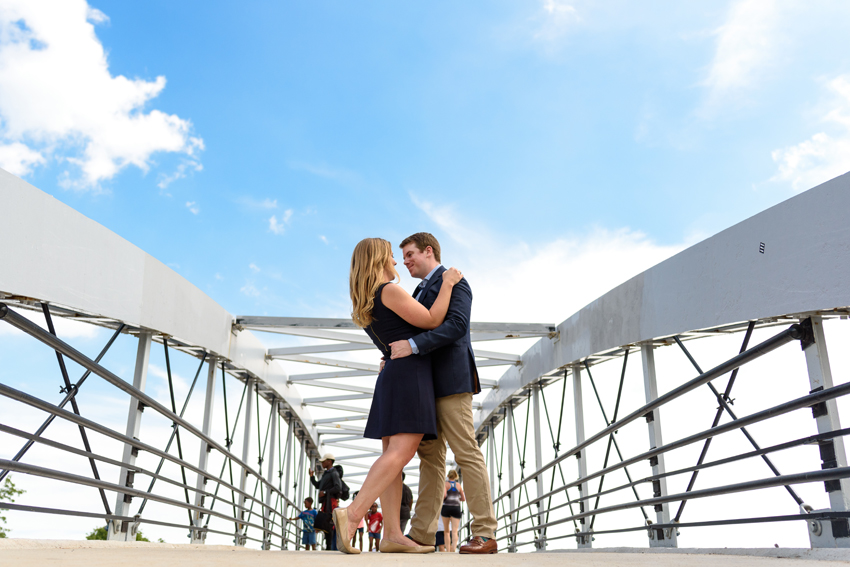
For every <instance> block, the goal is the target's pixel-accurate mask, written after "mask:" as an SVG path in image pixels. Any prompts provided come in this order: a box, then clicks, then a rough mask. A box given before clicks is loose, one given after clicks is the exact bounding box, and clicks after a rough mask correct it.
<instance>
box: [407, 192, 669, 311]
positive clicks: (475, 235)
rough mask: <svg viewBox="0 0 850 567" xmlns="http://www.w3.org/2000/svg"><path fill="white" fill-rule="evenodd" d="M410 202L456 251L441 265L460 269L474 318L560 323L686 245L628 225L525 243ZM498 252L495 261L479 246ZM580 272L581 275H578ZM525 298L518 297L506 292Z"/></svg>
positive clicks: (446, 209) (448, 209)
mask: <svg viewBox="0 0 850 567" xmlns="http://www.w3.org/2000/svg"><path fill="white" fill-rule="evenodd" d="M411 199H412V200H413V202H414V204H415V205H416V206H417V207H418V208H419V209H420V210H422V211H423V212H424V213H425V214H426V215H428V217H429V218H430V219H431V221H433V222H434V223H435V224H437V225H438V226H439V227H440V228H441V229H442V231H443V232H444V233H445V234H447V235H448V236H449V238H450V239H451V240H452V241H453V244H455V245H457V246H456V247H452V248H454V251H455V254H457V255H456V256H454V257H448V256H447V255H446V254H445V251H447V248H449V247H447V246H446V245H445V244H443V250H444V254H443V258H442V259H443V263H444V264H445V265H446V266H452V265H454V266H456V267H458V268H459V269H461V270H462V271H463V272H464V275H465V276H466V277H467V279H468V280H469V282H470V285H471V286H472V289H473V291H474V293H475V303H474V306H473V318H474V319H475V320H477V321H497V320H498V321H515V322H538V323H560V322H562V321H563V320H565V319H566V318H567V317H569V316H570V315H572V314H573V313H575V312H576V311H578V310H579V309H581V308H582V307H584V306H585V305H587V304H588V303H590V302H591V301H593V300H594V299H596V298H597V297H599V296H601V295H603V294H604V293H606V292H607V291H608V290H610V289H612V288H614V287H616V286H617V285H619V284H621V283H623V282H624V281H626V280H627V279H629V278H631V277H633V276H635V275H637V274H639V273H641V272H643V271H644V270H646V269H648V268H650V267H652V266H654V265H655V264H657V263H659V262H661V261H663V260H664V259H666V258H669V257H670V256H672V255H673V254H676V253H677V252H679V251H680V250H682V248H684V245H683V244H677V245H670V246H664V245H660V244H657V243H655V242H653V241H652V240H651V239H650V238H648V237H647V236H646V235H645V234H643V233H641V232H637V231H633V230H629V229H627V228H622V229H619V230H606V229H602V228H598V229H595V230H593V231H591V232H590V233H588V234H586V235H583V236H570V237H561V238H558V239H556V240H554V241H551V242H548V243H542V244H538V245H529V244H526V243H523V242H507V241H502V239H500V238H499V237H498V236H497V235H496V234H495V233H494V232H493V231H491V230H489V229H488V228H487V227H483V226H480V225H478V224H476V223H475V222H474V221H472V220H469V219H465V218H462V217H461V216H460V215H459V214H458V213H457V212H456V211H454V209H452V207H451V206H436V205H433V204H431V203H427V202H422V201H417V200H416V199H415V198H413V196H411ZM493 249H497V250H499V259H498V262H495V263H494V262H493V259H492V257H490V256H489V255H486V256H485V255H481V251H482V250H493ZM579 274H580V276H581V277H578V275H579ZM518 297H522V298H523V300H522V301H513V300H511V301H506V300H505V298H518Z"/></svg>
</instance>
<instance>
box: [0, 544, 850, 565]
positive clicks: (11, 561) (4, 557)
mask: <svg viewBox="0 0 850 567" xmlns="http://www.w3.org/2000/svg"><path fill="white" fill-rule="evenodd" d="M779 558H781V559H782V561H781V563H780V565H781V567H796V566H798V565H809V566H813V565H814V566H816V567H828V566H831V565H836V566H837V565H843V566H845V567H846V566H847V565H850V549H818V550H808V549H714V550H707V549H703V550H697V549H692V550H689V549H672V550H649V549H634V548H627V549H626V548H609V549H605V550H597V551H553V552H547V553H515V554H508V553H499V554H498V555H489V556H483V557H478V556H469V555H454V554H452V555H450V554H447V553H432V554H428V555H403V554H381V553H363V554H361V555H343V554H341V553H336V552H311V553H308V552H303V551H270V552H269V551H266V552H264V551H254V550H249V549H244V548H241V547H229V546H223V545H210V546H205V545H179V544H171V543H144V542H132V543H119V542H110V541H61V540H27V539H0V565H2V566H3V567H5V566H7V565H8V566H15V567H26V566H29V565H39V566H41V565H44V564H51V563H54V562H56V563H59V564H61V565H62V566H63V567H77V566H79V567H101V566H103V567H107V566H108V567H122V566H127V567H130V566H133V567H144V566H148V565H150V566H154V567H166V566H171V565H181V566H187V565H204V567H219V566H220V567H239V566H243V565H244V566H245V567H266V566H268V567H281V566H282V565H283V566H285V567H302V566H303V567H316V566H317V565H325V566H327V567H336V566H339V565H352V566H357V567H365V566H366V565H374V564H383V565H404V566H405V567H419V566H429V567H437V566H440V567H443V566H451V565H463V566H483V565H487V566H491V567H503V566H504V567H508V566H515V565H517V566H518V565H522V566H527V567H556V566H557V567H564V566H565V565H569V566H570V567H573V566H588V567H615V566H621V565H623V566H628V567H665V566H668V565H669V566H671V567H673V566H676V567H678V566H684V567H730V565H735V566H736V567H737V566H742V567H750V566H752V567H762V566H769V565H771V566H773V565H777V563H776V561H777V559H779Z"/></svg>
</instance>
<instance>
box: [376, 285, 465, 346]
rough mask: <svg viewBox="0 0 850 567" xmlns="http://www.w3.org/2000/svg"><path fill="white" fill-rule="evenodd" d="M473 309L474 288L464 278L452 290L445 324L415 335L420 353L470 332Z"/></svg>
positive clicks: (450, 342) (453, 340) (448, 342)
mask: <svg viewBox="0 0 850 567" xmlns="http://www.w3.org/2000/svg"><path fill="white" fill-rule="evenodd" d="M471 311H472V289H471V288H470V287H469V283H468V282H467V281H466V279H462V280H460V282H459V283H458V284H457V285H456V286H455V287H454V289H453V290H452V299H451V301H450V302H449V311H448V313H447V314H446V320H445V321H443V324H442V325H440V326H439V327H437V328H436V329H434V330H432V331H426V332H424V333H421V334H419V335H416V336H415V337H413V342H415V343H416V346H417V347H418V348H419V353H418V354H428V353H430V352H433V351H434V350H436V349H438V348H440V347H443V346H446V345H450V344H452V343H454V342H456V341H458V340H459V339H461V338H462V337H463V336H464V335H466V334H467V333H468V332H469V317H470V313H471ZM404 342H407V341H404ZM393 345H395V343H393ZM400 346H404V345H400ZM391 347H392V348H393V354H395V351H396V349H395V348H394V347H393V346H392V345H391Z"/></svg>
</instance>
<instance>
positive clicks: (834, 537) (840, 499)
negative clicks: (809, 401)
mask: <svg viewBox="0 0 850 567" xmlns="http://www.w3.org/2000/svg"><path fill="white" fill-rule="evenodd" d="M810 321H811V330H812V336H811V337H810V338H811V339H812V342H804V343H803V352H804V353H805V355H806V369H807V370H808V374H809V386H810V387H811V391H812V392H816V391H818V390H824V389H826V388H832V387H833V382H832V369H831V367H830V364H829V352H828V351H827V349H826V335H825V333H824V329H823V318H822V317H820V316H814V317H811V319H810ZM802 324H803V325H804V326H808V321H803V322H802ZM812 416H813V417H814V418H815V421H816V422H817V427H818V433H829V432H831V431H836V430H838V429H841V421H840V419H839V418H838V405H837V404H836V400H835V399H832V400H828V401H826V402H822V403H819V404H817V405H815V406H813V407H812ZM818 447H819V449H820V457H821V461H822V462H823V463H822V465H821V468H824V469H831V468H835V467H846V466H847V453H846V450H845V447H844V438H843V437H834V438H833V439H829V440H827V441H822V442H820V443H819V444H818ZM824 485H825V486H824V488H825V489H826V492H827V494H828V495H829V509H830V510H833V511H842V512H843V511H846V510H850V499H848V496H850V479H846V478H842V479H840V480H830V481H827V482H825V483H824ZM809 526H810V530H809V539H810V541H811V545H812V547H850V529H848V523H847V520H846V519H837V520H831V521H822V522H812V523H809Z"/></svg>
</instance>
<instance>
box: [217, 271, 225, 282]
mask: <svg viewBox="0 0 850 567" xmlns="http://www.w3.org/2000/svg"><path fill="white" fill-rule="evenodd" d="M215 279H216V280H217V281H222V280H223V279H224V276H222V275H221V274H219V273H218V272H216V274H215Z"/></svg>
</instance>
